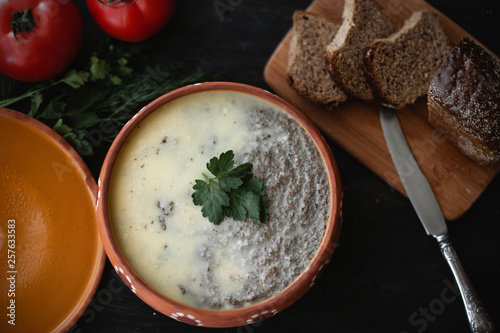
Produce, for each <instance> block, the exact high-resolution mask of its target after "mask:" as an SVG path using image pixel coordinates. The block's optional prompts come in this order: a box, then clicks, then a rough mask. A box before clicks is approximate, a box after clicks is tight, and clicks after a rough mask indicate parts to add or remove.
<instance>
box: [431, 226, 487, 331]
mask: <svg viewBox="0 0 500 333" xmlns="http://www.w3.org/2000/svg"><path fill="white" fill-rule="evenodd" d="M435 237H436V239H437V241H438V243H439V246H440V248H441V253H442V254H443V256H444V258H445V259H446V261H447V262H448V265H449V266H450V268H451V271H452V272H453V275H454V276H455V281H456V282H457V284H458V288H459V290H460V294H461V295H462V300H463V302H464V306H465V311H466V312H467V318H468V319H469V325H470V328H471V331H472V332H473V333H493V332H495V325H494V324H493V321H492V320H491V318H490V316H489V315H488V312H487V311H486V309H485V307H484V305H483V304H482V303H481V301H480V300H479V297H478V296H477V293H476V291H475V290H474V288H473V287H472V285H471V283H470V281H469V278H468V277H467V275H466V274H465V271H464V268H463V267H462V264H461V263H460V260H459V259H458V255H457V252H456V251H455V249H454V248H453V246H452V245H451V243H450V240H449V239H448V234H447V233H444V234H442V235H439V236H435Z"/></svg>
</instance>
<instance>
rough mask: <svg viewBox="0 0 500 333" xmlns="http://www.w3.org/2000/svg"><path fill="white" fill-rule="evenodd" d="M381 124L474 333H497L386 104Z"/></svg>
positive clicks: (394, 159)
mask: <svg viewBox="0 0 500 333" xmlns="http://www.w3.org/2000/svg"><path fill="white" fill-rule="evenodd" d="M380 123H381V125H382V131H383V132H384V137H385V142H386V144H387V147H388V148H389V153H390V155H391V158H392V161H393V163H394V166H395V167H396V170H397V172H398V175H399V178H400V179H401V183H402V184H403V187H404V189H405V191H406V194H407V195H408V198H409V199H410V202H411V203H412V205H413V208H414V209H415V212H416V213H417V215H418V218H419V219H420V221H421V222H422V225H423V226H424V229H425V231H426V232H427V234H428V235H432V236H434V238H436V240H437V241H438V243H439V246H440V248H441V253H442V254H443V256H444V258H445V259H446V261H447V262H448V265H449V266H450V268H451V271H452V272H453V276H454V277H455V281H456V282H457V285H458V288H459V290H460V294H461V296H462V300H463V302H464V306H465V311H466V313H467V318H468V319H469V325H470V328H471V331H472V332H474V333H476V332H477V333H487V332H488V333H492V332H495V327H494V324H493V321H492V320H491V318H490V316H489V315H488V313H487V311H486V309H485V307H484V306H483V304H482V303H481V301H480V300H479V297H478V296H477V293H476V291H475V290H474V288H473V287H472V285H471V283H470V281H469V279H468V277H467V275H466V274H465V271H464V269H463V267H462V264H461V263H460V260H459V259H458V256H457V253H456V251H455V249H454V248H453V246H452V245H451V243H450V240H449V238H448V228H447V227H446V221H445V219H444V217H443V213H442V212H441V209H440V207H439V204H438V202H437V200H436V197H435V196H434V193H433V192H432V188H431V186H430V185H429V182H428V181H427V179H426V178H425V175H424V174H423V173H422V170H420V167H419V166H418V163H417V162H416V160H415V158H414V156H413V154H412V152H411V149H410V147H409V146H408V143H407V141H406V138H405V136H404V134H403V131H402V129H401V126H400V125H399V121H398V118H397V115H396V110H395V109H393V108H391V107H388V106H385V105H382V106H381V107H380Z"/></svg>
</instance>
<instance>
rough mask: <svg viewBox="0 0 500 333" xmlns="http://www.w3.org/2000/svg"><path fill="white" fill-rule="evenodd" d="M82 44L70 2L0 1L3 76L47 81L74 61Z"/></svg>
mask: <svg viewBox="0 0 500 333" xmlns="http://www.w3.org/2000/svg"><path fill="white" fill-rule="evenodd" d="M28 9H29V11H27V10H28ZM16 12H18V13H16ZM30 12H31V14H32V18H30V17H29V16H30ZM14 13H15V14H14ZM13 14H14V16H16V17H17V20H16V21H17V22H18V23H17V25H16V22H14V17H13ZM20 21H24V24H21V23H20ZM14 31H16V33H14ZM82 41H83V23H82V17H81V15H80V12H79V11H78V8H77V7H76V5H75V4H74V3H73V1H71V0H0V72H2V73H4V74H5V75H7V76H10V77H12V78H14V79H17V80H21V81H41V80H46V79H50V78H52V77H54V76H56V75H57V74H59V73H61V72H62V71H63V70H64V69H65V68H66V67H67V66H68V65H69V64H70V63H71V62H72V61H73V59H74V58H75V57H76V55H77V54H78V51H79V50H80V47H81V45H82Z"/></svg>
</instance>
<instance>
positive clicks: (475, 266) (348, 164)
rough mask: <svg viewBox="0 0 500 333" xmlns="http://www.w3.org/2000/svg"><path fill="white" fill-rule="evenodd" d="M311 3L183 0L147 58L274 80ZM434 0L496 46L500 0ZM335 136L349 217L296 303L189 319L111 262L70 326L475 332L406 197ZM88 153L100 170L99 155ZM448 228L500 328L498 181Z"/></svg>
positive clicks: (258, 81) (95, 33)
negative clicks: (247, 317)
mask: <svg viewBox="0 0 500 333" xmlns="http://www.w3.org/2000/svg"><path fill="white" fill-rule="evenodd" d="M401 1H404V0H401ZM77 3H78V5H79V7H80V9H81V11H82V15H83V17H84V23H85V29H86V31H85V33H86V37H85V38H86V43H87V44H91V43H93V42H94V41H96V40H99V39H101V38H102V37H103V36H104V35H103V33H102V32H101V31H100V30H99V28H98V27H97V26H96V24H95V23H94V21H93V20H92V18H91V17H90V14H89V13H88V11H87V9H86V7H85V4H84V1H82V0H79V1H77ZM309 3H310V1H309V0H289V1H285V0H273V1H259V0H180V1H178V6H177V9H176V12H175V16H174V18H173V19H172V21H171V22H170V23H169V24H168V26H167V27H166V28H165V29H164V30H163V31H161V32H160V33H159V34H158V35H157V36H155V37H154V38H153V40H152V41H153V43H154V44H155V45H156V46H157V49H156V50H154V51H152V53H151V55H150V63H151V64H152V65H154V64H155V63H164V62H167V61H174V60H183V59H190V58H194V59H197V60H198V62H199V63H200V67H201V68H202V69H204V70H213V71H225V72H227V74H228V76H229V79H230V80H231V81H236V82H242V83H247V84H251V85H255V86H258V87H262V88H266V89H269V87H267V85H266V83H265V82H264V79H263V69H264V66H265V64H266V62H267V60H268V59H269V57H270V55H271V54H272V52H273V50H274V49H275V47H276V46H277V45H278V43H279V42H280V41H281V39H282V38H283V36H284V35H285V34H286V32H287V31H288V30H289V28H290V27H291V17H292V13H293V11H294V10H295V9H304V8H306V7H307V6H308V5H309ZM429 3H431V4H432V5H433V6H434V7H436V8H437V9H438V10H440V11H441V12H442V13H444V14H445V15H447V16H448V17H450V18H451V19H452V20H454V21H455V22H456V23H458V24H459V25H461V26H462V27H463V28H464V29H465V30H466V31H468V32H469V33H471V34H472V35H473V36H475V37H476V38H477V39H479V41H481V42H482V43H483V44H485V45H486V46H487V47H488V48H490V49H491V50H492V51H493V52H494V53H496V54H497V55H498V54H500V38H499V35H498V33H499V32H500V1H498V0H475V1H469V0H429ZM218 8H219V9H218ZM329 144H330V146H331V149H332V151H333V155H334V157H335V159H336V161H337V164H338V166H339V169H340V173H341V177H342V181H343V186H344V192H345V205H344V224H343V227H342V232H341V237H340V242H339V247H338V248H337V250H336V252H335V253H334V256H333V259H332V262H331V264H330V265H329V266H328V268H327V269H326V272H325V274H324V275H323V276H322V277H321V279H320V280H319V281H318V282H317V283H316V285H315V286H314V287H313V288H312V289H311V290H310V291H309V292H308V293H307V294H306V295H305V296H304V297H303V298H302V299H300V300H299V301H298V302H297V303H295V304H294V305H292V306H291V307H289V308H288V309H286V310H285V311H283V312H282V313H279V314H278V315H276V316H275V317H272V318H270V319H267V320H265V321H263V322H260V323H256V324H252V325H248V326H244V327H238V328H226V329H208V328H197V327H192V326H189V325H186V324H182V323H180V322H177V321H175V320H173V319H170V318H169V317H166V316H164V315H162V314H161V313H158V312H157V311H156V310H154V309H153V308H151V307H149V306H148V305H147V304H145V303H144V302H142V301H141V300H140V299H139V298H138V297H137V296H136V295H135V294H133V293H132V292H131V291H130V290H129V289H127V288H126V287H125V286H124V284H123V283H122V282H121V280H120V279H119V278H118V276H117V275H116V273H115V272H114V270H113V268H112V267H111V264H110V263H109V261H108V262H107V263H106V266H105V268H104V274H103V276H102V280H101V283H100V286H99V288H98V290H97V292H96V294H95V296H94V298H93V299H92V302H91V304H90V305H89V307H88V308H87V310H86V311H85V313H84V314H83V316H82V317H81V319H80V320H79V321H78V322H77V324H76V325H75V326H74V327H73V329H72V330H71V332H82V333H83V332H93V333H98V332H195V331H199V332H201V331H207V332H208V331H210V332H212V331H213V332H235V333H236V332H249V333H250V332H257V333H264V332H327V331H328V332H393V333H403V332H408V333H412V332H419V333H422V332H429V333H431V332H453V333H461V332H469V328H468V324H467V320H466V317H465V311H464V308H463V304H462V301H461V299H460V298H459V296H458V295H457V294H456V287H455V284H454V280H453V277H452V275H451V272H450V270H449V268H448V266H447V264H446V262H445V261H444V260H443V258H442V256H441V253H440V251H439V248H438V246H437V244H436V242H435V240H434V239H433V238H432V237H428V236H427V235H426V233H425V231H424V229H423V228H422V226H421V225H420V221H419V220H418V218H417V216H416V215H415V213H414V211H413V208H412V206H411V205H410V203H409V201H408V200H407V199H406V198H405V197H404V196H402V195H401V194H400V193H398V192H396V191H395V190H394V189H393V188H391V187H390V186H389V185H387V184H386V183H385V182H384V181H383V180H382V179H380V178H378V177H377V176H375V175H374V174H373V173H372V172H370V171H369V170H368V169H367V168H365V167H364V166H363V165H362V164H360V163H359V162H358V161H357V160H355V159H354V158H353V157H352V156H350V155H349V154H347V153H346V152H345V151H344V150H343V149H342V147H340V146H338V145H336V144H335V143H333V142H331V141H329ZM85 159H86V162H87V164H88V165H89V167H90V169H91V171H92V173H93V174H94V176H95V177H96V178H97V176H98V173H99V170H100V167H101V163H102V160H103V156H101V155H96V156H93V157H86V158H85ZM448 226H449V230H450V235H451V237H452V241H453V243H454V245H455V247H456V250H457V252H458V253H459V256H460V258H461V260H462V263H463V265H464V267H465V268H466V271H467V273H468V275H469V278H470V279H471V281H472V282H473V284H474V286H475V288H476V290H477V291H478V293H479V295H480V296H481V298H482V300H483V302H484V303H485V304H486V306H487V308H488V309H489V312H490V314H491V316H492V317H493V319H494V320H495V321H496V323H497V326H500V179H499V178H498V177H497V178H496V179H495V180H494V181H493V182H492V183H491V185H490V186H489V187H488V188H487V189H486V191H485V192H484V194H483V195H482V196H481V197H480V198H479V200H478V201H477V202H476V203H475V204H474V205H473V206H472V208H471V209H470V210H469V211H468V212H467V213H466V214H465V215H463V216H462V217H461V218H460V219H458V220H456V221H452V222H449V224H448Z"/></svg>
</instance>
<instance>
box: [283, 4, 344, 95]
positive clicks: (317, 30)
mask: <svg viewBox="0 0 500 333" xmlns="http://www.w3.org/2000/svg"><path fill="white" fill-rule="evenodd" d="M339 26H340V25H339V24H337V23H335V22H333V21H331V20H329V19H327V18H325V17H322V16H320V15H316V14H312V13H308V12H305V11H295V13H294V14H293V28H292V40H291V43H290V49H289V53H288V67H287V74H288V75H287V78H288V83H289V84H290V86H291V87H292V88H294V89H295V91H297V93H298V94H300V95H302V96H303V97H305V98H307V99H308V100H310V101H313V102H315V103H319V104H325V105H336V104H338V103H339V102H343V101H345V100H346V99H347V95H346V94H345V93H344V91H342V89H340V88H339V87H338V86H337V84H336V83H335V82H334V81H333V79H332V78H331V76H330V74H329V73H328V71H327V70H326V67H325V62H324V52H325V47H326V45H327V44H328V43H330V42H331V41H332V39H333V38H334V37H335V34H336V33H337V30H338V29H339Z"/></svg>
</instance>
